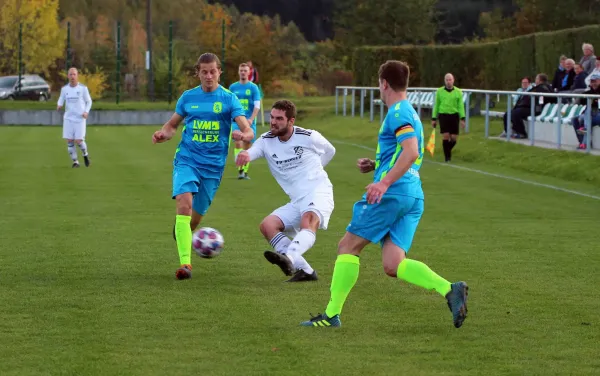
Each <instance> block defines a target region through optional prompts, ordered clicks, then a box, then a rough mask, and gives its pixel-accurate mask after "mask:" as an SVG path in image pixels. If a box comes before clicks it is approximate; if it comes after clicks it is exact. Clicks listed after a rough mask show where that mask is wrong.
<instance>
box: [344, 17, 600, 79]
mask: <svg viewBox="0 0 600 376" xmlns="http://www.w3.org/2000/svg"><path fill="white" fill-rule="evenodd" d="M584 42H587V43H591V44H593V45H594V46H595V47H596V49H597V53H598V54H599V55H600V26H599V25H592V26H584V27H580V28H575V29H566V30H560V31H554V32H544V33H536V34H530V35H524V36H520V37H516V38H510V39H504V40H501V41H498V42H490V43H467V44H461V45H432V46H411V45H407V46H362V47H358V48H356V49H355V50H354V54H353V56H352V69H353V71H354V79H355V84H356V85H360V86H374V85H377V70H378V69H379V65H380V64H381V63H383V62H385V61H386V60H388V59H398V60H403V61H406V62H408V64H409V65H410V67H411V80H410V85H411V86H413V87H415V86H424V87H438V86H442V85H443V80H444V74H446V73H448V72H451V73H453V74H454V76H455V77H456V80H457V86H459V87H465V88H485V89H497V90H514V89H516V88H518V87H519V86H520V82H521V78H522V77H523V76H531V77H534V76H535V75H536V74H537V73H546V74H547V75H548V77H549V78H550V80H551V79H552V77H553V75H554V71H555V70H556V68H557V66H558V59H559V57H560V55H563V54H564V55H567V56H569V57H572V58H573V59H574V60H575V61H579V59H580V58H581V56H582V54H583V52H582V50H581V45H582V44H583V43H584Z"/></svg>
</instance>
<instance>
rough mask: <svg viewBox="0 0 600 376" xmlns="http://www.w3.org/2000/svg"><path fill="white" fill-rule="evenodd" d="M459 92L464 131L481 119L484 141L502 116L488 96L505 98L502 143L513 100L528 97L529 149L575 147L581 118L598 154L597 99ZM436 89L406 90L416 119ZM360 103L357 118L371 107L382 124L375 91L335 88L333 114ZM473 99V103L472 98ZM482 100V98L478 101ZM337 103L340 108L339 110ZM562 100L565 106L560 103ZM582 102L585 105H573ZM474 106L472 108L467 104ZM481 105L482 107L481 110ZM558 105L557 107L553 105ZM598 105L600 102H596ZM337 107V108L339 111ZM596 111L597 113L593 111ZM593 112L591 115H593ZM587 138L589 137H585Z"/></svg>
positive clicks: (589, 145)
mask: <svg viewBox="0 0 600 376" xmlns="http://www.w3.org/2000/svg"><path fill="white" fill-rule="evenodd" d="M461 90H462V92H463V101H464V103H465V115H466V116H465V123H466V124H465V125H466V126H465V131H466V132H467V133H468V132H469V124H470V118H471V117H472V116H473V115H475V116H477V115H480V116H484V118H485V137H486V138H487V137H489V132H490V118H491V117H503V116H504V114H505V113H504V112H498V111H490V99H491V98H492V96H496V97H497V98H500V97H503V96H506V98H507V101H506V103H507V106H506V107H507V110H506V118H507V119H508V120H507V123H508V126H507V127H506V128H507V131H506V140H507V141H509V142H510V140H511V139H512V124H511V113H512V111H513V103H512V102H513V96H531V97H532V100H531V101H530V102H531V103H530V113H529V116H528V117H527V122H526V124H525V126H526V127H528V128H529V129H528V135H529V142H530V144H531V145H532V146H533V145H535V142H536V141H538V142H547V143H553V144H556V145H557V148H561V147H562V146H579V145H580V144H579V140H578V139H577V136H576V131H575V128H574V127H573V125H572V121H573V119H574V118H576V117H579V116H583V118H584V124H585V131H583V132H581V133H583V134H584V135H585V136H584V144H585V145H586V151H587V152H590V150H591V149H592V148H593V149H597V150H600V127H593V126H592V122H591V120H592V110H593V107H592V102H593V100H594V99H600V96H599V95H584V94H575V93H532V92H519V91H493V90H478V89H461ZM436 91H437V88H427V87H422V88H420V87H417V88H409V89H408V98H407V99H408V100H409V101H410V103H411V104H412V105H413V106H414V107H415V108H416V110H417V112H418V113H419V115H420V116H421V115H422V112H423V111H424V110H432V109H433V106H434V104H435V92H436ZM357 94H358V98H359V101H360V105H359V107H358V108H359V115H360V117H364V116H365V110H366V107H368V113H369V118H370V121H374V118H375V113H376V110H375V106H379V118H380V121H383V118H384V112H385V111H384V106H385V104H384V103H382V101H381V100H380V99H379V88H377V87H362V86H338V87H336V90H335V113H336V115H338V114H340V112H341V114H342V115H343V116H348V112H350V116H353V117H354V116H356V115H357V113H356V107H357V106H356V104H357V103H356V98H357ZM474 94H476V95H477V99H476V100H475V101H474V100H473V98H472V97H473V95H474ZM348 97H350V104H351V107H350V111H348ZM482 97H483V98H482ZM366 98H368V106H365V100H366ZM340 99H341V106H340ZM564 100H566V103H563V102H564ZM580 100H583V101H584V102H585V104H581V105H580V104H578V103H574V102H576V101H580ZM473 102H475V106H474V108H472V106H471V104H472V103H473ZM481 102H484V107H483V108H481V104H482V103H481ZM553 102H558V103H553ZM598 103H600V101H599V102H598ZM536 105H540V106H542V111H541V113H539V114H537V115H536V111H535V108H536ZM340 107H341V108H340ZM596 110H598V109H596ZM594 112H595V111H594ZM599 125H600V124H599ZM588 136H591V137H588Z"/></svg>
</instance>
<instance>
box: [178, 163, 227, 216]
mask: <svg viewBox="0 0 600 376" xmlns="http://www.w3.org/2000/svg"><path fill="white" fill-rule="evenodd" d="M220 184H221V179H215V178H206V177H203V176H202V173H201V172H200V170H198V169H197V168H194V167H191V166H186V165H178V166H174V167H173V196H172V198H175V197H176V196H177V195H180V194H182V193H187V192H190V193H192V195H193V196H194V198H193V201H192V209H194V211H195V212H196V213H198V214H200V215H205V214H206V212H207V211H208V208H209V207H210V204H211V203H212V200H213V198H214V197H215V194H216V193H217V190H218V189H219V185H220Z"/></svg>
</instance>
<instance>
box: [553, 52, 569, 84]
mask: <svg viewBox="0 0 600 376" xmlns="http://www.w3.org/2000/svg"><path fill="white" fill-rule="evenodd" d="M565 61H567V57H566V56H565V55H561V56H560V59H559V62H558V68H557V69H556V72H554V78H553V79H552V88H554V89H556V88H558V87H560V86H561V82H562V81H563V78H565V74H566V73H565Z"/></svg>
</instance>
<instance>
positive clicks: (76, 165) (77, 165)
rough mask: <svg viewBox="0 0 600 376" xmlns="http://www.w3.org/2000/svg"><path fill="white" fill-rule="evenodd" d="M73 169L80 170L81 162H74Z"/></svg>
mask: <svg viewBox="0 0 600 376" xmlns="http://www.w3.org/2000/svg"><path fill="white" fill-rule="evenodd" d="M71 167H72V168H79V162H73V166H71Z"/></svg>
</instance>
